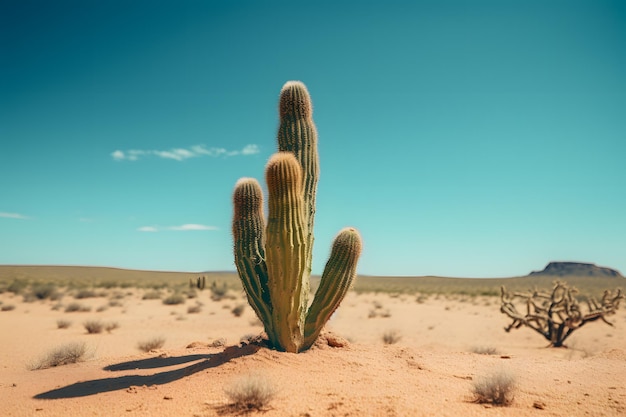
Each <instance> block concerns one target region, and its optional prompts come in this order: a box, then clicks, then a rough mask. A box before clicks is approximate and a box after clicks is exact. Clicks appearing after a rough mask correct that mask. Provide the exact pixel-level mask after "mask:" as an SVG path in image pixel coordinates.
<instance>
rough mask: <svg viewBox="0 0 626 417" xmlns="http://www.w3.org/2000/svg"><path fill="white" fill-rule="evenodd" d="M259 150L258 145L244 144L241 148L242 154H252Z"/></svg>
mask: <svg viewBox="0 0 626 417" xmlns="http://www.w3.org/2000/svg"><path fill="white" fill-rule="evenodd" d="M259 152H261V150H260V149H259V146H258V145H246V146H244V147H243V149H242V150H241V154H242V155H254V154H257V153H259Z"/></svg>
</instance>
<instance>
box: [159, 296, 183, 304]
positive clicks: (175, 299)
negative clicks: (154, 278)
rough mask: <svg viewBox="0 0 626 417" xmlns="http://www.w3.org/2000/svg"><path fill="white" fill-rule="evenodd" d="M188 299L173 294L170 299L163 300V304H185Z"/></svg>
mask: <svg viewBox="0 0 626 417" xmlns="http://www.w3.org/2000/svg"><path fill="white" fill-rule="evenodd" d="M186 299H187V297H185V296H184V295H183V294H172V295H170V296H169V297H166V298H164V299H163V304H165V305H177V304H184V303H185V300H186Z"/></svg>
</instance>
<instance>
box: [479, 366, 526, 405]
mask: <svg viewBox="0 0 626 417" xmlns="http://www.w3.org/2000/svg"><path fill="white" fill-rule="evenodd" d="M515 386H516V383H515V376H513V374H511V373H510V372H509V371H506V370H503V369H500V370H497V371H495V372H493V373H492V374H489V375H487V376H484V377H482V378H479V379H477V380H476V381H475V382H474V385H473V387H472V393H473V394H474V401H475V402H477V403H479V404H484V403H489V404H494V405H502V406H504V405H509V404H511V403H512V402H513V397H514V391H515Z"/></svg>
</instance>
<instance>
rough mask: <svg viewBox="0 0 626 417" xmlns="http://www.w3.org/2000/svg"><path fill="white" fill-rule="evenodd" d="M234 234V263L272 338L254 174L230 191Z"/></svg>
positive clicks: (260, 206)
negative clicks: (231, 194) (231, 192)
mask: <svg viewBox="0 0 626 417" xmlns="http://www.w3.org/2000/svg"><path fill="white" fill-rule="evenodd" d="M233 205H234V215H233V225H232V227H233V237H234V241H235V247H234V252H235V265H236V267H237V271H238V272H239V276H240V277H241V281H242V284H243V287H244V290H245V291H246V295H247V296H248V301H249V303H250V305H251V306H252V309H253V310H254V311H255V313H256V314H257V316H258V317H259V320H261V322H262V323H263V324H264V326H265V332H266V334H267V335H268V337H270V340H271V341H272V342H276V341H275V340H272V338H273V335H274V334H275V332H274V331H273V328H272V302H271V298H270V292H269V287H268V274H267V267H266V265H265V221H264V218H263V192H262V191H261V186H260V185H259V183H258V181H257V180H256V179H254V178H241V179H240V180H239V181H237V184H236V185H235V191H234V192H233Z"/></svg>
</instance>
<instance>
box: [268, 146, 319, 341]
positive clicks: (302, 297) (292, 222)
mask: <svg viewBox="0 0 626 417" xmlns="http://www.w3.org/2000/svg"><path fill="white" fill-rule="evenodd" d="M266 180H267V188H268V191H269V215H268V220H267V228H266V236H267V240H266V245H265V253H266V263H267V272H268V274H269V276H270V277H271V281H270V285H269V289H270V297H271V302H272V325H273V330H274V332H275V333H276V338H277V339H278V346H279V347H280V348H282V349H284V350H285V351H287V352H298V351H299V350H300V347H301V345H302V342H303V338H304V321H305V317H306V308H307V304H308V295H309V270H308V268H307V263H306V261H307V257H306V254H307V252H308V250H309V248H308V241H307V236H308V230H307V225H306V216H305V214H304V196H303V193H302V169H301V167H300V164H299V163H298V161H297V160H296V158H295V156H294V155H293V154H292V153H290V152H278V153H276V154H274V155H273V156H272V157H271V158H270V160H269V162H268V163H267V168H266Z"/></svg>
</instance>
